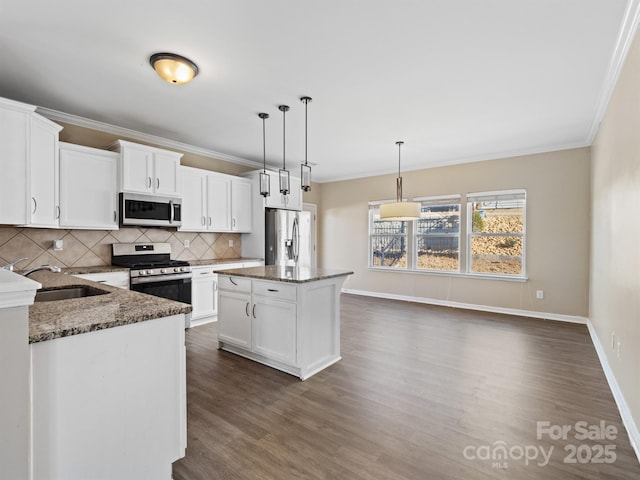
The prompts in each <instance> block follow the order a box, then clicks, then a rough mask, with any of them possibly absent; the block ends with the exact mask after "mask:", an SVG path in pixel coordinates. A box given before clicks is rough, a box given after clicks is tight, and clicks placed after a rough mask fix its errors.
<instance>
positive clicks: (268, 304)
mask: <svg viewBox="0 0 640 480" xmlns="http://www.w3.org/2000/svg"><path fill="white" fill-rule="evenodd" d="M251 310H252V317H253V320H252V326H253V329H252V340H253V342H252V343H253V351H254V352H255V353H258V354H260V355H264V356H265V357H269V358H272V359H274V360H277V361H279V362H283V363H286V364H289V365H295V364H296V304H295V302H293V303H292V302H285V301H282V300H277V299H273V298H269V297H262V296H259V295H254V296H253V306H252V308H251Z"/></svg>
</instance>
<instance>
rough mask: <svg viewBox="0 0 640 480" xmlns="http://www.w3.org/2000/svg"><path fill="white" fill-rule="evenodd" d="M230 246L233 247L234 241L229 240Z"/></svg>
mask: <svg viewBox="0 0 640 480" xmlns="http://www.w3.org/2000/svg"><path fill="white" fill-rule="evenodd" d="M229 246H230V247H233V240H232V239H229Z"/></svg>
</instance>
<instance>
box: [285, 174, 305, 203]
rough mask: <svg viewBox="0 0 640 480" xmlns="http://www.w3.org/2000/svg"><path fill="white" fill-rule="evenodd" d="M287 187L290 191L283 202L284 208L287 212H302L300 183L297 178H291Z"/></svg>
mask: <svg viewBox="0 0 640 480" xmlns="http://www.w3.org/2000/svg"><path fill="white" fill-rule="evenodd" d="M289 185H290V186H291V190H290V191H289V194H288V195H287V196H286V197H287V198H286V200H285V208H287V209H289V210H297V211H301V210H302V188H301V186H302V182H301V180H300V179H299V178H298V177H294V176H291V179H290V180H289Z"/></svg>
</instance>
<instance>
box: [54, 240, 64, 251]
mask: <svg viewBox="0 0 640 480" xmlns="http://www.w3.org/2000/svg"><path fill="white" fill-rule="evenodd" d="M63 248H64V242H63V241H62V240H54V241H53V249H54V250H55V251H56V252H59V251H61V250H62V249H63Z"/></svg>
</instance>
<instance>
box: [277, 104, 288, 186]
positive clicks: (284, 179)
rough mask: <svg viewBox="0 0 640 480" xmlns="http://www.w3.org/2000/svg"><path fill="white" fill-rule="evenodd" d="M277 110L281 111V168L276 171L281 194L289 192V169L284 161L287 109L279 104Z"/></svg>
mask: <svg viewBox="0 0 640 480" xmlns="http://www.w3.org/2000/svg"><path fill="white" fill-rule="evenodd" d="M278 110H280V111H281V112H282V168H281V169H280V170H279V171H278V177H279V179H280V193H282V194H283V195H288V194H289V171H288V170H287V162H286V155H285V153H286V141H285V139H286V128H285V127H286V122H285V116H286V114H287V112H288V111H289V107H288V106H287V105H280V106H279V107H278Z"/></svg>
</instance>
